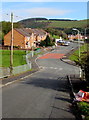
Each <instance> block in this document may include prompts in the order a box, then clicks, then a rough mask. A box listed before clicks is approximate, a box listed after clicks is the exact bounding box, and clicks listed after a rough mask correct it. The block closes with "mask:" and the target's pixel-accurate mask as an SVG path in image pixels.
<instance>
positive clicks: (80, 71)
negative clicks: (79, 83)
mask: <svg viewBox="0 0 89 120" xmlns="http://www.w3.org/2000/svg"><path fill="white" fill-rule="evenodd" d="M73 30H75V31H77V32H78V47H79V61H80V39H79V33H80V31H79V30H78V29H76V28H73ZM79 76H80V78H81V77H82V70H81V67H80V66H79Z"/></svg>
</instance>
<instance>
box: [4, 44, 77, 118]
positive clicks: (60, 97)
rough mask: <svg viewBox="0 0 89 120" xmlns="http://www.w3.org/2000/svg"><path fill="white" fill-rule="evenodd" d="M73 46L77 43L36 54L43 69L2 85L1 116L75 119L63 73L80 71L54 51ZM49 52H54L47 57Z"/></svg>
mask: <svg viewBox="0 0 89 120" xmlns="http://www.w3.org/2000/svg"><path fill="white" fill-rule="evenodd" d="M72 46H74V47H76V46H77V44H76V43H71V45H70V46H67V47H64V46H61V47H59V48H58V49H56V50H54V51H52V52H51V53H49V55H48V54H46V57H43V58H41V57H39V58H38V59H37V60H36V62H37V64H38V65H39V67H42V68H43V69H41V70H40V71H37V72H35V73H34V74H32V75H31V76H28V77H26V78H24V79H23V80H22V81H19V82H17V83H14V84H11V85H8V86H6V87H4V88H3V89H2V101H3V102H2V117H3V118H47V119H49V118H60V119H62V118H64V119H66V118H68V120H70V119H72V118H74V119H75V116H74V115H73V113H72V111H71V107H70V106H71V99H70V94H69V89H68V84H67V78H66V75H68V74H79V70H78V68H77V67H76V66H72V65H69V64H66V63H64V62H62V61H61V60H60V59H59V58H58V56H56V57H55V55H54V54H56V55H65V54H66V53H67V52H69V51H70V50H71V48H72ZM50 54H53V55H54V56H52V57H49V56H50ZM61 57H62V56H61Z"/></svg>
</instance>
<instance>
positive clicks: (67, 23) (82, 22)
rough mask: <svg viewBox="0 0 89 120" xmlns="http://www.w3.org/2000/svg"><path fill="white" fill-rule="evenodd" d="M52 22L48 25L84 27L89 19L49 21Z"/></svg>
mask: <svg viewBox="0 0 89 120" xmlns="http://www.w3.org/2000/svg"><path fill="white" fill-rule="evenodd" d="M38 22H45V23H46V22H48V21H47V20H45V21H38ZM49 22H50V23H49V24H48V26H47V27H53V28H73V27H76V26H77V27H78V28H84V27H85V26H86V25H87V23H88V20H79V21H52V20H50V21H49Z"/></svg>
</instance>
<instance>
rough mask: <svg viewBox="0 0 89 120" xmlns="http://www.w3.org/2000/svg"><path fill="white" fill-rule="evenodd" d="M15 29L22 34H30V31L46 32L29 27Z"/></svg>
mask: <svg viewBox="0 0 89 120" xmlns="http://www.w3.org/2000/svg"><path fill="white" fill-rule="evenodd" d="M15 30H16V31H18V32H19V33H20V34H22V35H24V36H31V34H32V33H34V34H35V35H37V36H38V35H40V36H42V35H45V34H46V32H45V31H44V30H42V29H31V28H15Z"/></svg>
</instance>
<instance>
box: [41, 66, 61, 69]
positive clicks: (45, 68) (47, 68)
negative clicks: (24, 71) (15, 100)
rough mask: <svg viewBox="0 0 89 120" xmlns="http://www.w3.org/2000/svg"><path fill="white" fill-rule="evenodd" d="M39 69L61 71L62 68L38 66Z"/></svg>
mask: <svg viewBox="0 0 89 120" xmlns="http://www.w3.org/2000/svg"><path fill="white" fill-rule="evenodd" d="M40 68H44V69H54V70H63V68H57V67H44V66H40Z"/></svg>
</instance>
